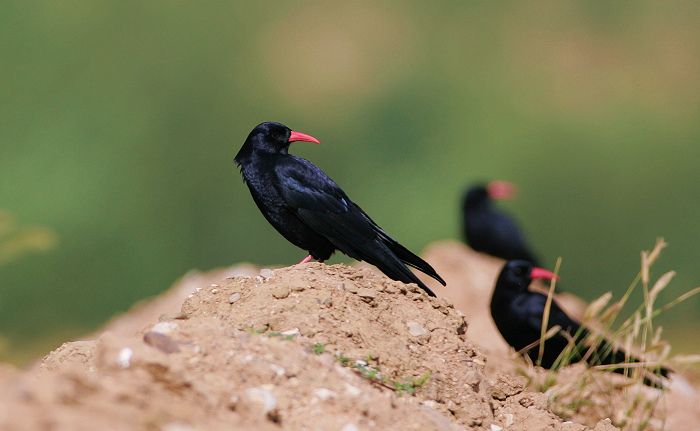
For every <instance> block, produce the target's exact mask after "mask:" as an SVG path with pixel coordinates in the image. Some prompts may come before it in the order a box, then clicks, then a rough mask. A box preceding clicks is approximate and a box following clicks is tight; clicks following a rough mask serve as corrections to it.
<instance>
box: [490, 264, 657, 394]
mask: <svg viewBox="0 0 700 431" xmlns="http://www.w3.org/2000/svg"><path fill="white" fill-rule="evenodd" d="M553 276H554V274H552V273H551V272H549V271H546V270H542V269H540V268H536V267H533V265H532V264H530V263H529V262H524V261H510V262H507V263H506V264H505V265H504V267H503V269H502V270H501V273H500V275H499V276H498V279H497V281H496V285H495V288H494V292H493V296H492V298H491V317H492V318H493V321H494V322H495V323H496V326H497V327H498V330H499V331H500V332H501V335H502V336H503V338H504V339H505V340H506V342H507V343H508V344H510V345H511V346H512V347H513V348H514V349H515V350H516V351H521V350H522V349H524V348H525V347H527V346H529V345H531V344H532V343H535V342H536V341H537V340H539V339H540V331H541V328H542V318H543V314H544V308H545V303H546V301H547V296H546V295H543V294H542V293H539V292H534V291H530V290H528V286H529V285H530V283H531V282H532V279H533V278H545V279H551V278H552V277H553ZM557 325H558V326H559V327H560V328H561V331H565V332H567V333H568V334H569V335H570V336H571V337H574V336H577V335H576V334H578V336H577V338H576V341H577V342H578V341H580V340H583V339H584V338H586V337H587V336H588V334H589V332H588V330H586V329H585V328H582V327H581V325H580V324H579V323H578V322H576V321H574V320H573V319H571V318H570V317H569V316H568V315H567V314H566V313H565V312H564V310H562V309H561V308H560V307H559V306H558V305H557V303H556V302H555V301H552V304H551V308H550V315H549V320H548V324H547V329H551V328H553V327H554V326H557ZM561 331H560V332H559V333H557V334H556V335H554V336H553V337H552V338H549V339H547V340H546V341H545V344H544V346H545V348H544V355H543V357H542V363H541V366H542V367H544V368H552V367H553V366H554V364H555V361H556V360H557V357H558V356H559V354H560V353H561V352H562V351H563V350H564V348H566V346H567V345H568V343H569V339H568V338H567V337H566V336H565V335H563V334H562V333H561ZM587 351H588V347H580V348H579V350H577V351H576V353H575V357H574V359H573V360H572V361H571V362H580V361H581V360H583V359H584V356H585V355H586V353H587ZM526 354H527V355H528V356H530V359H532V362H533V363H536V362H537V358H538V354H539V345H535V347H533V348H531V349H530V350H529V351H527V353H526ZM586 362H588V364H589V365H591V366H592V365H599V364H601V365H612V364H619V363H630V362H639V360H638V359H637V358H634V357H628V358H625V353H624V352H623V351H622V350H613V349H612V348H610V346H609V345H607V342H603V343H601V344H600V345H598V346H596V348H595V349H594V350H593V351H592V354H590V356H588V358H587V359H586ZM614 371H615V372H617V373H620V374H624V373H625V369H624V368H617V369H615V370H614ZM649 371H651V372H653V373H655V374H656V375H657V376H663V377H668V374H669V372H670V370H668V369H666V368H661V369H658V370H649ZM645 384H647V385H649V386H659V383H658V382H656V381H652V380H650V379H649V378H646V379H645Z"/></svg>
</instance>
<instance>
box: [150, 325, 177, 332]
mask: <svg viewBox="0 0 700 431" xmlns="http://www.w3.org/2000/svg"><path fill="white" fill-rule="evenodd" d="M175 329H177V323H175V322H158V323H156V324H155V325H153V328H151V331H152V332H158V333H160V334H169V333H171V332H173V331H174V330H175Z"/></svg>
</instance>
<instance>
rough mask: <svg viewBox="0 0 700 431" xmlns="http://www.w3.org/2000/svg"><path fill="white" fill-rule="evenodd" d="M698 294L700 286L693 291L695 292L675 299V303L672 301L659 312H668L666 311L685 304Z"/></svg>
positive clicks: (689, 292) (692, 291)
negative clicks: (681, 303) (679, 304)
mask: <svg viewBox="0 0 700 431" xmlns="http://www.w3.org/2000/svg"><path fill="white" fill-rule="evenodd" d="M698 292H700V286H698V287H696V288H695V289H693V290H690V291H688V292H686V293H684V294H683V295H681V296H679V297H678V298H676V299H674V300H673V301H671V302H669V303H668V304H666V305H664V306H663V307H661V308H660V309H659V310H658V311H659V312H662V311H666V310H668V309H669V308H671V307H673V306H674V305H676V304H678V303H680V302H683V301H685V300H686V299H688V298H690V297H691V296H693V295H695V294H697V293H698Z"/></svg>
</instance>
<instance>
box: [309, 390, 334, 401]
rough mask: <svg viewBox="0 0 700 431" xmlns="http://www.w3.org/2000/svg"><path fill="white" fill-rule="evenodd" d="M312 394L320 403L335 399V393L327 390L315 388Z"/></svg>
mask: <svg viewBox="0 0 700 431" xmlns="http://www.w3.org/2000/svg"><path fill="white" fill-rule="evenodd" d="M313 394H314V396H315V397H316V398H318V399H319V400H321V401H326V400H328V399H331V398H336V396H337V395H336V393H335V392H333V391H332V390H330V389H328V388H316V389H314V390H313Z"/></svg>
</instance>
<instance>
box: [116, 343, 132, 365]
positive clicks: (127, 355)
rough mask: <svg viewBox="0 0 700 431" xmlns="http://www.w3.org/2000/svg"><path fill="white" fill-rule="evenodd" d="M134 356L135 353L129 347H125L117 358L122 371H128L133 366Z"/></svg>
mask: <svg viewBox="0 0 700 431" xmlns="http://www.w3.org/2000/svg"><path fill="white" fill-rule="evenodd" d="M132 356H134V351H133V350H131V349H130V348H128V347H124V348H123V349H121V350H120V351H119V356H118V357H117V365H118V366H119V368H121V369H122V370H126V369H127V368H129V367H130V366H131V357H132Z"/></svg>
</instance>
